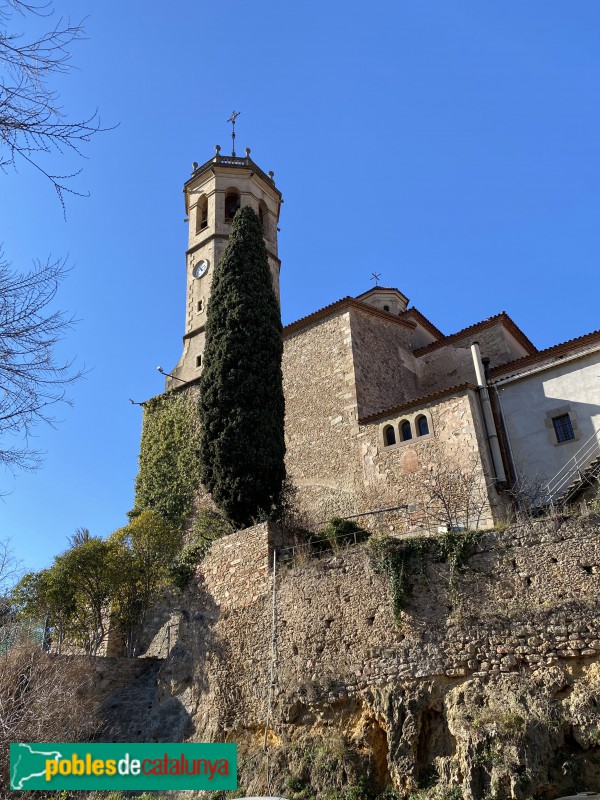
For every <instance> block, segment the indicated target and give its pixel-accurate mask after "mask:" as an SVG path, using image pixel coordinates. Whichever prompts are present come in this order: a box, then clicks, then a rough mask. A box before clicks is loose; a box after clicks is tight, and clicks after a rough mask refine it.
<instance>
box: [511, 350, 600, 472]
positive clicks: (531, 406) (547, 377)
mask: <svg viewBox="0 0 600 800" xmlns="http://www.w3.org/2000/svg"><path fill="white" fill-rule="evenodd" d="M496 386H497V389H498V392H499V397H500V403H501V407H502V412H503V415H504V421H505V423H506V427H507V429H508V435H509V438H510V445H511V450H512V453H513V456H514V461H515V466H516V468H517V470H518V471H519V472H520V474H521V475H523V476H527V477H529V478H531V479H536V477H537V476H544V477H545V479H546V480H551V479H552V478H553V477H554V475H556V473H557V472H558V471H559V470H560V469H561V468H562V467H563V466H564V465H565V464H566V463H567V461H569V459H571V458H572V457H573V456H574V455H575V453H576V452H577V451H578V450H579V449H580V448H581V446H582V445H583V444H584V442H586V441H587V440H588V439H589V438H590V436H592V435H593V434H595V435H596V439H597V441H598V442H600V351H597V352H595V353H592V354H590V355H587V356H584V357H582V358H577V359H575V360H572V361H567V362H566V363H565V362H562V363H561V362H558V363H557V364H555V365H554V366H552V367H549V368H547V369H544V370H543V371H540V372H536V373H534V374H532V375H529V376H526V377H523V378H519V379H517V380H512V381H511V382H509V383H506V384H503V383H502V382H501V381H499V382H498V383H497V384H496ZM567 410H568V413H569V416H570V417H571V420H572V423H573V427H574V431H575V435H576V436H577V438H576V439H575V440H571V441H568V442H563V443H561V444H556V439H555V436H554V431H553V427H552V426H551V423H548V420H550V419H551V417H552V416H557V415H558V414H562V413H565V411H567ZM554 412H556V413H554ZM549 424H550V427H548V425H549Z"/></svg>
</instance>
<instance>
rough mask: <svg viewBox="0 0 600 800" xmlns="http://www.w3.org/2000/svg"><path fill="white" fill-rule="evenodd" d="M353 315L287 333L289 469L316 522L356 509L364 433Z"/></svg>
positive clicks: (285, 382) (305, 509)
mask: <svg viewBox="0 0 600 800" xmlns="http://www.w3.org/2000/svg"><path fill="white" fill-rule="evenodd" d="M351 347H352V345H351V331H350V318H349V314H348V313H347V312H346V313H341V314H338V315H337V316H334V317H331V318H330V319H328V320H325V321H323V322H321V323H320V324H319V325H318V326H315V327H312V328H309V329H305V330H303V331H302V332H301V333H300V334H297V335H292V336H289V337H288V338H286V340H285V348H284V356H283V385H284V393H285V403H286V446H287V454H286V469H287V472H288V475H289V476H290V478H291V479H292V481H293V483H294V485H295V487H296V489H297V490H298V497H297V502H298V505H299V506H300V507H301V509H302V511H303V512H304V513H305V514H306V515H307V517H308V518H309V519H310V520H311V521H313V522H318V521H320V520H326V519H327V518H328V517H331V516H333V515H334V514H338V515H342V516H343V515H345V514H351V513H353V512H355V511H356V496H355V472H356V462H357V458H356V451H355V445H354V437H355V436H356V433H357V432H358V423H357V415H356V389H355V378H354V365H353V360H352V349H351Z"/></svg>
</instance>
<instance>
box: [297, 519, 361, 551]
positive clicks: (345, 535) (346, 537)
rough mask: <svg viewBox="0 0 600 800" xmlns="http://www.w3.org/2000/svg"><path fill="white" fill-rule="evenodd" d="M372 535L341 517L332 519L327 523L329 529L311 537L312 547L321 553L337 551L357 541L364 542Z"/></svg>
mask: <svg viewBox="0 0 600 800" xmlns="http://www.w3.org/2000/svg"><path fill="white" fill-rule="evenodd" d="M370 535H371V534H370V533H369V532H368V531H366V530H364V528H361V527H360V525H357V524H356V522H353V521H352V520H349V519H341V518H340V517H332V518H331V519H330V520H329V522H328V523H327V527H326V528H324V529H323V530H321V531H318V532H317V533H316V534H313V535H312V536H311V537H310V543H311V545H312V546H313V547H314V548H315V549H316V550H319V551H326V550H337V549H338V548H340V547H344V546H346V545H349V544H354V542H355V541H356V542H357V543H358V542H364V541H366V540H367V539H368V538H369V537H370Z"/></svg>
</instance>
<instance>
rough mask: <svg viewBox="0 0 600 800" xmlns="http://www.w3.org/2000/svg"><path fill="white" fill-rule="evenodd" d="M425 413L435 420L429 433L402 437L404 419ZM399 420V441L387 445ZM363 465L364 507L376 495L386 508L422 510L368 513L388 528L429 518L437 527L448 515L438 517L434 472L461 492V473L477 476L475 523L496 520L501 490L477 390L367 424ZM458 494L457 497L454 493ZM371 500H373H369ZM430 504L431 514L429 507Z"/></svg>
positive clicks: (371, 522) (376, 525) (375, 524)
mask: <svg viewBox="0 0 600 800" xmlns="http://www.w3.org/2000/svg"><path fill="white" fill-rule="evenodd" d="M419 414H425V415H426V416H427V419H428V424H429V431H430V432H429V434H428V435H427V436H422V437H419V436H416V435H414V436H413V438H412V439H410V440H409V441H406V442H402V441H400V436H399V427H400V424H401V423H402V421H403V420H409V421H412V422H413V425H412V428H413V431H415V425H414V420H415V418H416V417H417V416H418V415H419ZM390 424H391V425H393V426H394V428H395V431H396V442H397V443H396V444H395V445H391V446H387V447H386V446H384V442H383V430H384V428H385V427H386V426H387V425H390ZM358 442H359V447H360V455H361V467H362V476H361V478H362V481H361V483H362V485H361V490H362V491H361V500H362V502H361V506H362V510H367V509H368V508H373V501H374V499H375V498H376V501H377V503H378V504H379V507H380V508H385V507H392V506H397V505H401V504H406V505H409V506H411V508H412V507H415V508H414V509H413V510H414V512H416V515H411V514H409V515H408V516H407V513H406V512H404V511H398V512H394V513H393V514H384V515H377V517H373V518H370V517H368V518H365V521H364V524H365V525H366V526H367V527H371V528H372V529H374V530H380V531H382V532H386V533H389V532H393V531H405V530H411V529H412V528H413V527H416V526H421V527H422V526H423V525H424V524H427V525H428V526H429V527H431V526H433V528H432V529H433V530H436V528H437V524H441V523H442V522H443V521H444V520H442V519H436V517H435V509H436V508H438V507H439V503H438V502H437V501H435V500H434V501H432V500H431V497H430V494H431V490H430V488H429V487H430V483H429V481H430V480H431V476H432V475H434V476H437V478H438V479H439V480H440V481H441V480H442V478H443V481H444V482H445V484H446V490H447V493H448V494H449V495H452V494H453V493H454V494H456V495H458V494H459V492H460V491H461V489H460V485H459V484H460V481H461V477H460V473H461V472H462V473H464V474H465V475H469V476H470V477H471V481H470V487H471V501H472V511H473V512H475V511H476V508H477V515H479V516H480V518H476V514H475V513H473V514H472V517H471V519H470V520H466V519H465V520H464V522H465V523H467V522H468V523H469V527H476V526H477V525H479V527H489V526H490V524H491V521H492V510H491V507H492V505H494V504H495V503H496V502H497V500H496V498H497V494H496V492H495V490H494V489H493V488H492V487H491V486H490V485H489V483H490V482H489V475H490V474H491V465H490V464H489V463H488V462H487V461H486V460H485V456H484V455H483V454H485V452H486V448H485V439H484V435H483V431H482V425H481V421H480V420H479V415H478V405H477V397H476V396H475V394H474V393H473V392H472V391H462V392H458V393H456V394H454V395H450V396H448V397H445V398H442V399H441V400H438V401H436V402H435V403H427V404H424V405H423V406H418V405H416V406H415V407H414V408H411V409H409V410H407V411H405V412H402V413H399V414H395V415H393V416H389V417H385V418H382V419H380V420H377V421H375V422H371V423H366V424H364V425H362V426H361V432H360V434H359V437H358ZM452 499H453V500H456V497H454V498H452ZM369 504H370V505H369ZM425 506H428V507H430V509H431V511H430V515H429V517H430V518H429V519H427V517H426V516H424V515H423V508H424V507H425Z"/></svg>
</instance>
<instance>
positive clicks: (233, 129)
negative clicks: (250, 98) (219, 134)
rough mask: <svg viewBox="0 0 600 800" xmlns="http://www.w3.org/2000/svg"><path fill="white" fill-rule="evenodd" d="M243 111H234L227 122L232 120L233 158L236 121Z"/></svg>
mask: <svg viewBox="0 0 600 800" xmlns="http://www.w3.org/2000/svg"><path fill="white" fill-rule="evenodd" d="M241 113H242V112H241V111H232V112H231V116H230V117H229V119H228V120H227V122H231V155H232V156H233V158H235V121H236V119H237V118H238V117H239V115H240V114H241Z"/></svg>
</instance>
